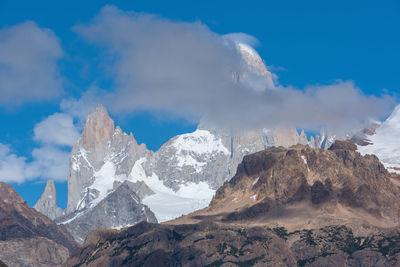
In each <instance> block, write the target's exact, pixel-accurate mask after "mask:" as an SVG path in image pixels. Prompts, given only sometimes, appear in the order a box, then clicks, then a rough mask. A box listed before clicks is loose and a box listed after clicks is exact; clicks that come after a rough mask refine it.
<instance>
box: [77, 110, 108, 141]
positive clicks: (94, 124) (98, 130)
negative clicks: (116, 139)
mask: <svg viewBox="0 0 400 267" xmlns="http://www.w3.org/2000/svg"><path fill="white" fill-rule="evenodd" d="M113 133H114V121H113V120H112V119H111V118H110V116H109V115H108V112H107V110H106V109H105V108H104V106H102V105H98V106H96V107H95V108H94V109H93V110H92V111H91V112H90V113H89V115H88V116H87V118H86V124H85V127H84V129H83V133H82V143H83V145H84V147H85V148H92V147H94V148H96V147H98V146H99V144H101V143H102V142H103V141H109V140H111V137H112V135H113Z"/></svg>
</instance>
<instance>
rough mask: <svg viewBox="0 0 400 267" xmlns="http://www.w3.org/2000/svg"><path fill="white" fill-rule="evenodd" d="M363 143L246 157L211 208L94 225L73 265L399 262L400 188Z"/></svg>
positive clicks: (70, 262)
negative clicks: (117, 225)
mask: <svg viewBox="0 0 400 267" xmlns="http://www.w3.org/2000/svg"><path fill="white" fill-rule="evenodd" d="M355 149H356V146H355V145H354V144H352V143H349V142H336V143H335V144H334V145H333V146H332V149H331V150H328V151H327V150H322V149H311V148H310V147H308V146H303V145H297V146H293V147H290V148H283V147H276V148H269V149H266V150H264V151H261V152H258V153H255V154H252V155H248V156H245V157H244V159H243V161H242V163H241V164H240V165H239V167H238V170H237V172H236V175H235V176H234V177H233V178H232V179H231V180H230V181H228V182H225V184H224V185H223V186H222V187H221V188H220V189H219V190H217V193H216V195H215V197H214V198H213V200H212V202H211V203H210V205H209V206H208V207H207V208H205V209H203V210H199V211H197V212H194V213H192V214H189V215H187V216H182V217H180V218H178V219H176V220H174V221H169V222H166V223H164V224H161V225H158V224H149V223H145V222H143V223H139V224H137V225H135V226H133V227H129V228H126V229H123V230H121V231H117V230H114V231H110V230H97V231H94V232H93V233H91V234H90V235H89V236H88V238H87V239H86V241H85V243H84V245H83V247H82V248H81V249H80V250H79V251H77V252H76V253H74V254H73V255H72V256H71V258H70V259H69V260H68V262H67V266H68V265H74V266H109V265H124V266H138V265H140V266H177V265H179V266H296V265H297V266H398V265H399V264H400V261H399V260H400V232H399V227H398V225H399V221H398V214H399V210H400V205H399V203H400V189H399V187H397V186H396V185H395V184H393V183H392V180H391V178H390V174H389V173H388V172H387V170H386V169H385V168H384V166H383V165H382V164H381V163H380V162H379V160H378V159H377V157H375V156H372V155H367V156H361V155H360V154H359V153H358V152H356V151H355Z"/></svg>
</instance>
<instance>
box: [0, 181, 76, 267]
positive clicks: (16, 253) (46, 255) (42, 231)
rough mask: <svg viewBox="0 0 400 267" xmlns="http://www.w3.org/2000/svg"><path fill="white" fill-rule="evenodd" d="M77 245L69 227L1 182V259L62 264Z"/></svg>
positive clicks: (20, 263) (11, 262)
mask: <svg viewBox="0 0 400 267" xmlns="http://www.w3.org/2000/svg"><path fill="white" fill-rule="evenodd" d="M76 248H77V245H76V243H75V242H74V240H73V238H72V237H71V236H70V234H69V233H68V231H67V230H66V229H64V228H63V227H61V226H58V225H57V224H55V223H54V222H53V221H52V220H51V219H49V218H48V217H46V216H44V215H42V214H41V213H40V212H38V211H36V210H35V209H33V208H30V207H29V206H28V205H27V203H26V202H25V201H24V200H23V199H22V198H21V197H20V196H19V195H18V194H17V192H15V190H14V189H13V188H12V187H11V186H10V185H8V184H5V183H1V182H0V251H1V253H0V260H2V261H3V262H4V263H6V264H7V265H9V266H60V265H61V264H62V263H63V262H64V261H65V260H66V259H67V258H68V256H69V254H70V253H71V252H72V251H73V250H74V249H76Z"/></svg>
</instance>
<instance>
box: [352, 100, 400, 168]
mask: <svg viewBox="0 0 400 267" xmlns="http://www.w3.org/2000/svg"><path fill="white" fill-rule="evenodd" d="M399 136H400V105H398V106H397V107H396V108H395V109H394V111H393V113H392V114H391V115H390V117H389V118H388V119H387V120H386V121H384V122H383V123H382V124H381V125H380V126H379V127H378V128H377V129H376V134H374V135H372V136H369V137H368V139H369V141H370V142H371V143H372V144H371V145H367V146H358V151H359V152H360V153H361V154H362V155H367V154H374V155H376V156H377V157H378V158H379V160H380V161H381V162H382V163H383V164H384V166H385V167H386V168H387V169H389V171H390V172H395V173H398V174H400V171H398V170H395V169H394V168H399V167H400V143H399Z"/></svg>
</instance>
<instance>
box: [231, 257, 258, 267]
mask: <svg viewBox="0 0 400 267" xmlns="http://www.w3.org/2000/svg"><path fill="white" fill-rule="evenodd" d="M262 258H263V256H260V257H256V258H253V259H250V260H247V261H240V262H232V263H234V264H236V265H237V266H239V267H249V266H253V265H254V264H255V263H256V262H257V261H259V260H261V259H262Z"/></svg>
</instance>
